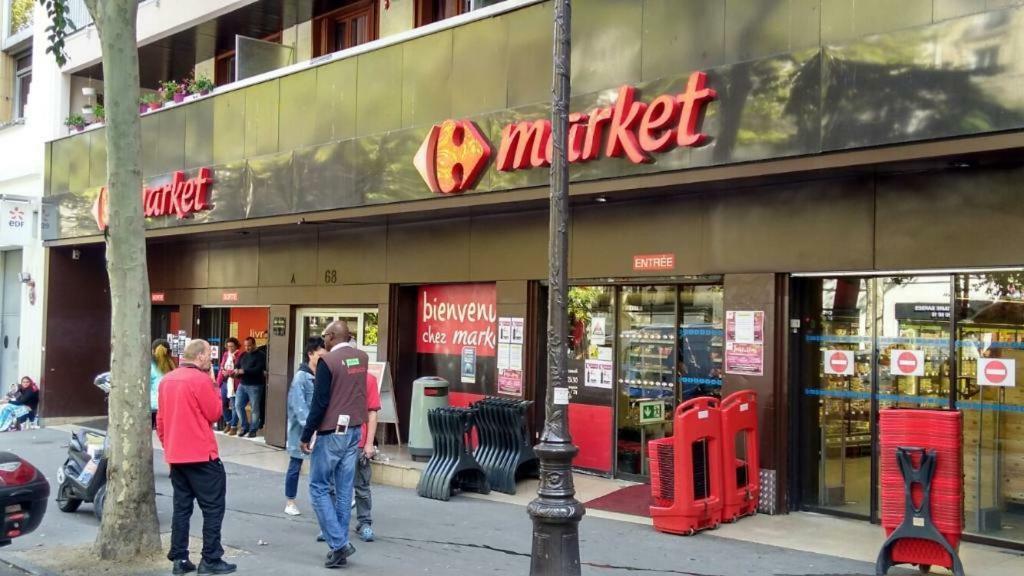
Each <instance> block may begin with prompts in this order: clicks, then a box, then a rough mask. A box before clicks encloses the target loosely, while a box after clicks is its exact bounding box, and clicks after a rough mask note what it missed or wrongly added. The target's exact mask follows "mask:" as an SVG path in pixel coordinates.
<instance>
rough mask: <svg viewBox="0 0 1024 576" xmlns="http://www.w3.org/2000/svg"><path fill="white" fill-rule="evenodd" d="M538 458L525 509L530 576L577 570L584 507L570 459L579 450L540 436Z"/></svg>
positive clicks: (561, 575) (572, 574)
mask: <svg viewBox="0 0 1024 576" xmlns="http://www.w3.org/2000/svg"><path fill="white" fill-rule="evenodd" d="M534 451H535V452H536V453H537V456H538V458H539V459H540V488H539V489H538V490H537V498H536V499H534V500H533V501H532V502H530V505H529V506H528V507H527V512H528V513H529V514H530V517H531V518H532V519H533V552H532V556H531V559H530V574H531V576H577V575H579V574H580V539H579V523H580V520H582V519H583V515H584V514H585V513H586V510H585V508H584V506H583V504H581V503H580V502H579V501H577V500H576V498H575V495H576V489H575V487H574V486H573V480H572V459H573V457H575V456H576V453H577V452H578V451H579V450H578V449H577V448H576V447H575V446H573V445H572V444H570V443H568V442H549V441H545V440H543V439H542V440H541V443H540V444H538V445H537V446H536V447H534Z"/></svg>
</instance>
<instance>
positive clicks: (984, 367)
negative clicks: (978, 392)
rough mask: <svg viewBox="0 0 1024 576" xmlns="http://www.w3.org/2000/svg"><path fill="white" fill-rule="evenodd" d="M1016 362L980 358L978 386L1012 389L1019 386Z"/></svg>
mask: <svg viewBox="0 0 1024 576" xmlns="http://www.w3.org/2000/svg"><path fill="white" fill-rule="evenodd" d="M1016 363H1017V362H1016V360H1006V359H1003V358H979V359H978V384H980V385H982V386H1006V387H1008V388H1012V387H1014V386H1016V385H1017V382H1016V380H1017V378H1016V376H1017V369H1016Z"/></svg>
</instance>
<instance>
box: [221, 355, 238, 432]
mask: <svg viewBox="0 0 1024 576" xmlns="http://www.w3.org/2000/svg"><path fill="white" fill-rule="evenodd" d="M241 355H242V350H241V346H239V344H238V339H237V338H228V339H227V341H226V342H225V343H224V354H223V356H222V357H221V363H220V370H219V371H218V373H217V384H218V385H219V386H220V398H221V401H222V402H223V404H224V424H223V428H224V430H225V431H226V432H227V434H228V436H234V435H235V434H237V433H238V414H236V413H235V389H236V388H238V382H237V380H238V379H237V378H236V377H235V376H234V371H235V366H237V365H238V359H239V358H240V357H241Z"/></svg>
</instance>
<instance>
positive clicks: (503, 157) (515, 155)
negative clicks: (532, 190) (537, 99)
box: [498, 120, 551, 172]
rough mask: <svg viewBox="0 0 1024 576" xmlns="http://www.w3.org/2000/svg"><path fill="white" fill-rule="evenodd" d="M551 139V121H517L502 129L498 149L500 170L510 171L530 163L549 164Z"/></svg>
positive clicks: (531, 165)
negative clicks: (548, 153) (548, 152)
mask: <svg viewBox="0 0 1024 576" xmlns="http://www.w3.org/2000/svg"><path fill="white" fill-rule="evenodd" d="M550 139H551V121H550V120H535V121H533V122H516V123H514V124H509V125H508V126H505V129H504V130H502V131H501V148H499V149H498V170H500V171H502V172H508V171H511V170H519V169H521V168H526V167H527V165H529V166H530V167H532V168H540V167H541V166H547V165H548V164H549V162H548V159H547V157H546V156H547V146H548V140H550Z"/></svg>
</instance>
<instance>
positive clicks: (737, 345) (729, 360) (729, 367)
mask: <svg viewBox="0 0 1024 576" xmlns="http://www.w3.org/2000/svg"><path fill="white" fill-rule="evenodd" d="M725 373H726V374H739V375H742V376H764V344H744V343H741V342H726V343H725Z"/></svg>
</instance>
